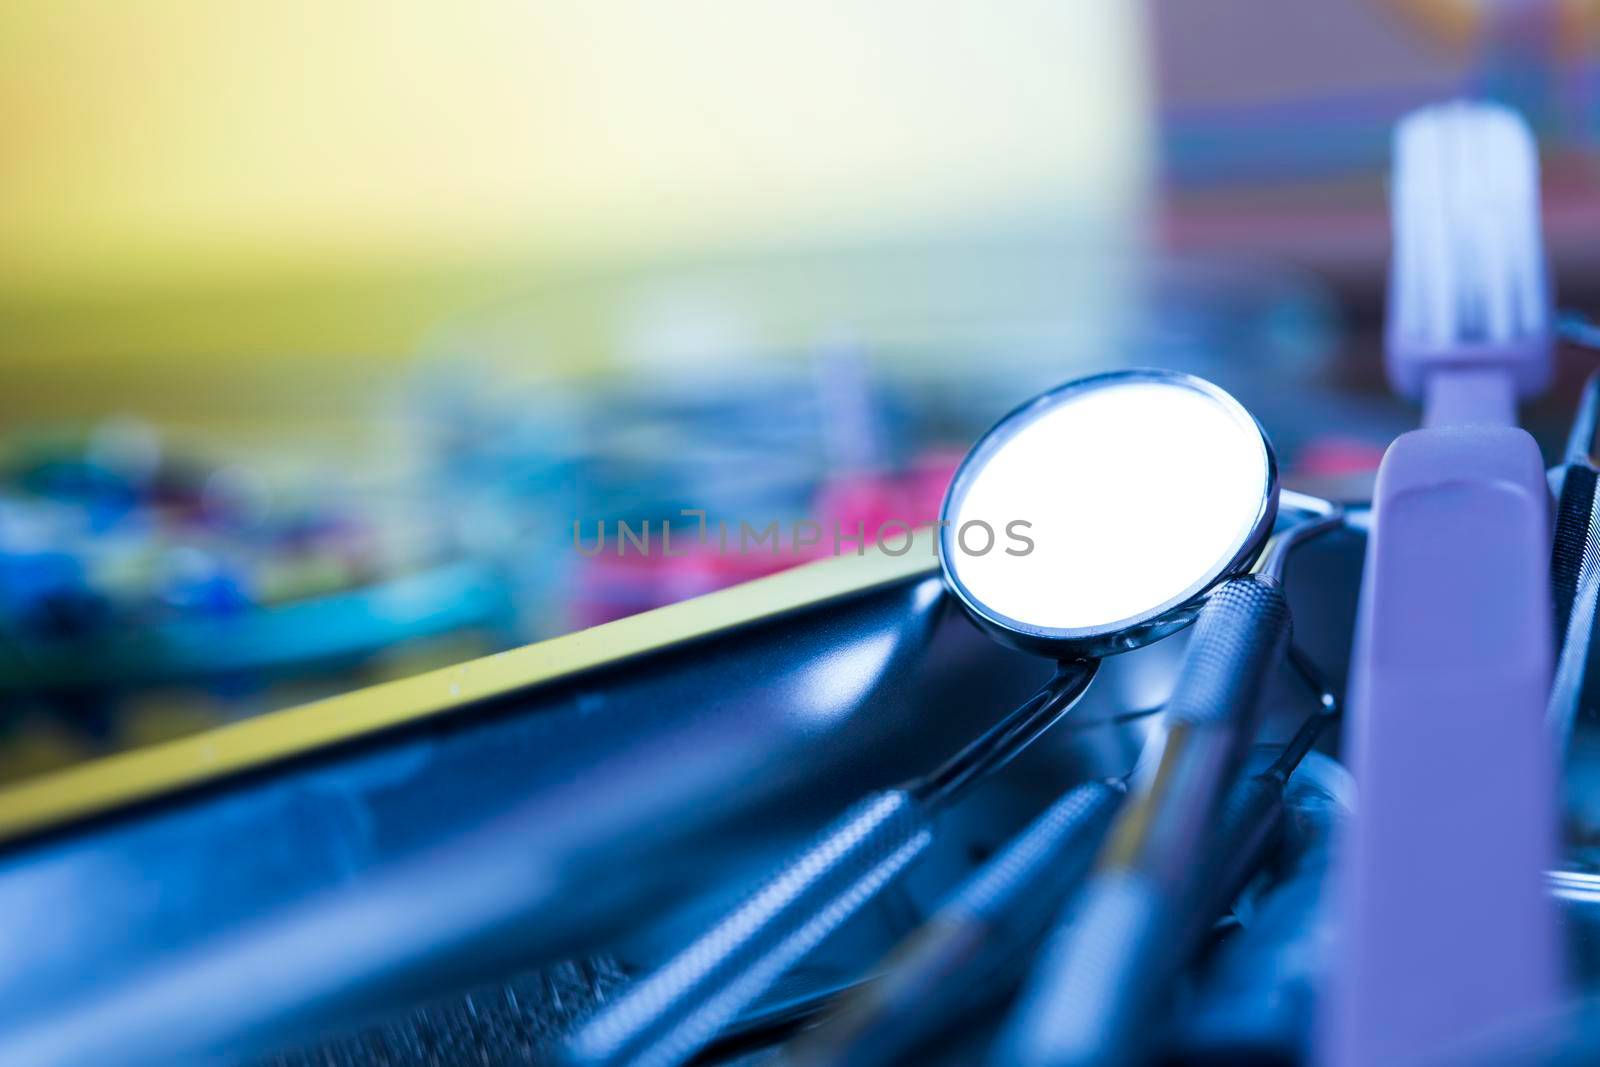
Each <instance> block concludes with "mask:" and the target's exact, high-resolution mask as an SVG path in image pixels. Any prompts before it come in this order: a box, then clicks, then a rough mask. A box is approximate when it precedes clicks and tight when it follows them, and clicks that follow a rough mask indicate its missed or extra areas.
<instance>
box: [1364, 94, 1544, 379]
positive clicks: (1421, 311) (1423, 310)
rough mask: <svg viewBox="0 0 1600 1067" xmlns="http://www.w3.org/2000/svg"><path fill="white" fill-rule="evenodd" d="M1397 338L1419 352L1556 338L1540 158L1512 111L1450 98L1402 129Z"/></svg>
mask: <svg viewBox="0 0 1600 1067" xmlns="http://www.w3.org/2000/svg"><path fill="white" fill-rule="evenodd" d="M1391 207H1392V218H1393V222H1394V253H1393V254H1394V262H1393V265H1392V271H1393V273H1392V276H1391V281H1392V294H1391V303H1392V306H1391V307H1390V310H1389V315H1390V327H1391V335H1390V336H1391V343H1392V344H1394V345H1397V346H1400V347H1402V348H1404V349H1407V350H1410V351H1413V352H1417V353H1422V352H1430V351H1432V352H1439V351H1443V350H1449V349H1455V348H1459V347H1461V346H1491V347H1499V346H1517V345H1521V344H1528V343H1535V344H1537V343H1541V342H1542V341H1543V339H1545V338H1546V337H1547V336H1548V333H1549V308H1548V295H1547V290H1546V287H1545V265H1544V251H1543V241H1542V238H1541V235H1540V230H1539V160H1538V153H1537V150H1536V148H1535V145H1534V139H1533V135H1532V133H1531V132H1530V131H1529V129H1528V127H1527V125H1526V123H1524V122H1523V121H1522V119H1521V118H1520V117H1519V116H1518V115H1517V114H1516V113H1515V112H1513V111H1510V110H1508V109H1506V108H1503V107H1497V106H1494V105H1490V104H1477V103H1466V102H1459V103H1451V104H1444V105H1441V106H1438V107H1431V108H1427V109H1425V110H1423V111H1419V112H1416V113H1414V114H1412V115H1410V116H1408V117H1407V118H1406V119H1405V120H1403V121H1402V122H1401V123H1400V125H1399V127H1398V128H1397V130H1396V131H1395V167H1394V185H1393V188H1392V191H1391Z"/></svg>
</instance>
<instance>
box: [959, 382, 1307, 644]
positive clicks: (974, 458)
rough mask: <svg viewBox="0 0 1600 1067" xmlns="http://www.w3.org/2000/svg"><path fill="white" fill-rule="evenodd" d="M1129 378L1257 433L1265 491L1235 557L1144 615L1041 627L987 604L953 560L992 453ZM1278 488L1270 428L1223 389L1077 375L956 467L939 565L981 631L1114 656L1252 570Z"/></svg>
mask: <svg viewBox="0 0 1600 1067" xmlns="http://www.w3.org/2000/svg"><path fill="white" fill-rule="evenodd" d="M1125 382H1126V383H1132V382H1160V383H1164V384H1171V385H1178V386H1181V387H1183V388H1187V389H1190V390H1193V391H1194V392H1198V393H1201V394H1202V395H1204V396H1206V397H1208V398H1209V399H1211V400H1213V401H1216V402H1217V403H1219V404H1220V405H1221V406H1222V407H1223V408H1224V409H1225V410H1226V411H1227V412H1228V413H1229V414H1230V415H1232V416H1233V418H1234V419H1235V420H1236V421H1237V422H1239V424H1240V425H1241V426H1247V427H1249V428H1250V429H1252V430H1254V432H1255V434H1256V437H1257V439H1258V440H1259V442H1260V446H1261V450H1262V458H1263V460H1264V465H1265V470H1266V479H1265V490H1264V492H1263V493H1262V499H1261V503H1260V506H1259V507H1258V509H1257V512H1256V515H1255V517H1254V519H1253V520H1252V522H1251V523H1250V525H1249V526H1248V527H1247V528H1246V529H1245V530H1244V532H1243V534H1242V535H1241V536H1240V538H1239V539H1238V543H1237V544H1236V545H1235V546H1234V548H1233V550H1232V552H1231V554H1229V555H1226V556H1224V557H1222V558H1221V559H1219V560H1218V561H1217V562H1216V563H1215V564H1214V565H1213V566H1212V567H1211V568H1210V569H1209V570H1208V571H1207V572H1206V573H1205V574H1204V575H1203V576H1202V577H1201V578H1200V579H1199V580H1197V581H1196V582H1194V583H1193V584H1191V585H1190V586H1189V587H1188V588H1186V589H1184V590H1183V591H1182V592H1180V593H1178V594H1177V595H1176V596H1173V597H1171V598H1170V599H1168V600H1166V601H1165V602H1163V603H1161V604H1159V605H1157V606H1156V607H1154V608H1151V609H1150V610H1148V611H1144V612H1141V613H1139V614H1137V615H1132V616H1129V617H1127V618H1124V619H1118V620H1116V621H1114V622H1111V623H1107V624H1104V625H1100V626H1092V627H1080V628H1056V627H1047V626H1035V625H1033V624H1031V623H1027V622H1024V621H1022V620H1020V619H1015V618H1011V617H1010V616H1007V615H1004V614H1002V613H1000V612H998V611H995V610H993V609H992V608H989V607H986V606H985V605H984V604H982V603H981V602H980V601H979V600H978V599H977V597H975V596H974V595H973V594H972V592H971V591H970V590H969V589H968V588H967V586H966V585H965V584H964V583H963V582H962V581H961V578H960V577H959V576H958V575H957V573H956V568H955V567H953V566H952V565H951V558H952V556H953V555H954V554H955V551H956V545H955V539H956V538H957V537H958V532H957V531H956V530H955V527H954V522H953V520H952V516H954V515H955V514H956V508H957V506H958V505H959V504H960V503H961V501H962V499H963V498H964V496H965V493H966V491H967V489H968V488H969V487H970V485H971V481H972V478H973V477H974V475H975V474H976V472H977V471H979V470H981V469H982V467H983V465H984V464H985V463H986V462H987V461H988V459H989V457H990V456H992V455H993V454H994V453H995V452H996V451H997V450H998V449H999V448H1000V447H1001V446H1002V445H1004V444H1005V443H1006V442H1007V441H1009V440H1010V439H1011V438H1012V437H1013V436H1014V435H1015V434H1016V433H1017V432H1018V431H1019V430H1021V429H1022V428H1023V427H1025V426H1028V425H1030V424H1031V422H1032V420H1033V418H1034V417H1035V416H1036V414H1037V413H1038V412H1039V411H1041V410H1042V409H1045V408H1051V407H1054V406H1055V405H1056V404H1058V403H1060V402H1061V401H1062V400H1063V399H1065V398H1066V397H1068V396H1071V395H1074V394H1076V393H1080V392H1084V391H1086V390H1089V389H1097V388H1104V387H1105V386H1106V385H1108V384H1114V383H1125ZM1278 490H1279V484H1278V462H1277V456H1276V454H1275V453H1274V452H1273V448H1272V442H1271V440H1270V439H1269V438H1268V437H1267V433H1266V430H1265V429H1263V428H1262V426H1261V423H1260V422H1258V421H1257V420H1256V418H1255V416H1254V415H1252V414H1251V413H1250V412H1249V410H1248V409H1246V408H1245V407H1244V405H1242V404H1240V403H1239V401H1237V400H1236V399H1234V397H1233V396H1232V395H1231V394H1230V393H1228V392H1227V391H1226V390H1224V389H1222V388H1221V387H1220V386H1217V385H1214V384H1213V383H1211V382H1209V381H1206V380H1205V379H1204V378H1199V377H1196V376H1194V375H1192V374H1186V373H1184V372H1182V371H1173V370H1162V369H1159V368H1145V367H1141V368H1134V369H1128V370H1115V371H1106V372H1103V373H1100V374H1092V375H1088V376H1086V377H1083V378H1074V379H1073V380H1071V381H1069V382H1065V383H1063V384H1061V385H1058V386H1056V387H1055V388H1053V389H1050V390H1048V391H1046V392H1044V393H1041V394H1039V395H1038V396H1035V397H1033V398H1032V399H1030V400H1027V401H1025V402H1024V403H1022V404H1019V405H1018V406H1017V407H1015V408H1013V409H1011V411H1009V412H1007V413H1006V414H1005V415H1004V416H1003V417H1002V418H1001V419H999V420H998V421H997V422H996V423H995V424H994V425H993V426H992V427H990V428H989V430H988V431H986V432H985V433H984V435H983V436H982V437H981V438H979V439H978V442H977V443H976V444H975V445H974V446H973V447H972V449H971V450H970V451H969V452H968V453H967V455H966V457H965V458H964V459H963V460H962V461H961V465H960V466H959V467H957V468H956V472H955V475H954V476H953V477H952V478H951V480H950V485H949V487H948V488H947V489H946V490H945V495H944V500H943V503H942V504H941V506H940V509H939V539H938V547H939V568H940V571H941V572H942V574H943V576H944V581H945V588H947V589H948V590H950V592H951V593H952V594H953V595H954V596H955V598H956V600H957V601H958V602H959V603H960V604H961V606H962V608H963V609H964V610H965V611H966V613H967V615H968V617H970V618H971V619H972V620H973V621H974V622H975V623H976V624H977V625H978V626H979V628H980V629H982V630H984V631H985V632H986V633H988V634H989V635H990V636H991V637H993V638H995V639H996V640H998V641H1000V642H1002V643H1004V644H1007V645H1010V646H1011V647H1013V648H1018V649H1021V650H1023V651H1027V652H1034V653H1041V654H1044V655H1049V656H1054V657H1056V658H1058V659H1076V658H1080V657H1089V656H1107V655H1114V654H1116V653H1118V652H1127V651H1131V650H1132V649H1135V648H1140V647H1142V646H1144V645H1146V644H1149V643H1150V642H1152V641H1154V640H1157V639H1158V638H1161V637H1164V636H1166V635H1167V634H1169V633H1172V632H1173V631H1176V630H1179V629H1182V628H1183V627H1184V626H1187V625H1188V624H1189V623H1190V622H1191V621H1192V620H1193V619H1194V616H1195V614H1196V613H1197V612H1198V611H1199V610H1200V605H1201V604H1202V603H1203V602H1204V600H1205V597H1206V595H1207V594H1208V593H1209V592H1210V591H1211V590H1212V589H1214V588H1215V587H1216V586H1217V585H1218V584H1219V583H1221V582H1223V581H1225V580H1227V579H1228V578H1231V577H1235V576H1237V575H1239V574H1242V573H1244V572H1245V571H1246V570H1248V569H1249V568H1250V566H1251V565H1252V564H1253V563H1254V562H1255V561H1256V559H1257V557H1259V556H1260V554H1261V552H1262V549H1263V548H1264V547H1265V546H1266V543H1267V539H1268V538H1269V537H1270V535H1271V533H1272V528H1273V524H1274V523H1275V522H1276V520H1277V514H1278Z"/></svg>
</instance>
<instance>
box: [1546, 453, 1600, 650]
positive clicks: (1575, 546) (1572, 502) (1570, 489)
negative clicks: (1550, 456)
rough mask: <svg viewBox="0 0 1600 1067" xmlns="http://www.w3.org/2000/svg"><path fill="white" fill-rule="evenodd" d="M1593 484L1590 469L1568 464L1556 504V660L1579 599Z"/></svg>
mask: <svg viewBox="0 0 1600 1067" xmlns="http://www.w3.org/2000/svg"><path fill="white" fill-rule="evenodd" d="M1595 483H1596V473H1595V471H1594V469H1593V468H1591V467H1583V466H1578V465H1577V464H1571V465H1569V466H1568V467H1567V476H1566V480H1565V481H1563V482H1562V484H1561V496H1560V498H1559V499H1558V500H1557V502H1556V522H1555V537H1554V539H1553V544H1552V547H1551V551H1550V599H1551V600H1552V601H1553V604H1552V606H1553V607H1554V609H1555V613H1556V615H1555V635H1556V655H1557V656H1558V657H1559V656H1560V654H1561V648H1562V645H1563V644H1564V643H1565V641H1566V637H1567V620H1568V619H1570V618H1571V617H1572V610H1573V603H1574V601H1575V600H1576V599H1577V596H1578V572H1579V571H1580V570H1581V569H1582V567H1583V553H1584V547H1585V546H1586V545H1587V544H1588V541H1589V522H1590V520H1591V518H1592V516H1593V508H1594V497H1595Z"/></svg>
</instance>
